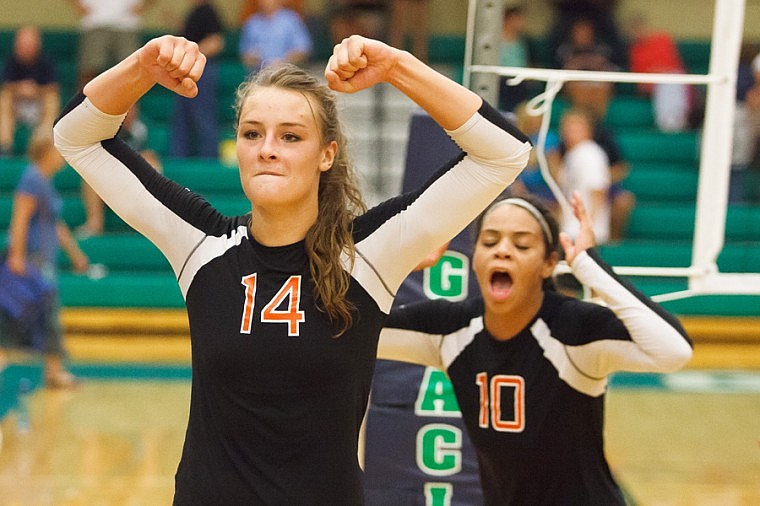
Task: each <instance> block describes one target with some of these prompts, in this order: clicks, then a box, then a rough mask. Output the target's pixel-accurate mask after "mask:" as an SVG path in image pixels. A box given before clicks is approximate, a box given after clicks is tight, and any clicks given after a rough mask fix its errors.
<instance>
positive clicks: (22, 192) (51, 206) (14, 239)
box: [0, 128, 89, 388]
mask: <svg viewBox="0 0 760 506" xmlns="http://www.w3.org/2000/svg"><path fill="white" fill-rule="evenodd" d="M28 157H29V159H30V161H31V164H30V165H29V166H28V167H27V168H26V170H25V171H24V173H23V174H22V176H21V179H20V180H19V183H18V185H17V187H16V191H15V194H14V198H13V212H12V215H11V222H10V228H9V230H8V250H7V254H6V255H5V259H4V262H5V265H4V266H3V270H4V271H5V272H4V275H7V276H10V277H11V278H13V277H14V276H15V277H16V278H15V279H19V278H20V280H23V279H24V278H28V277H31V276H37V277H41V278H42V280H44V282H45V283H46V284H47V285H48V286H50V287H52V288H55V287H56V284H57V273H56V271H57V269H56V259H57V256H58V251H59V249H63V250H64V251H65V252H66V254H67V255H68V256H69V259H70V261H71V265H72V267H73V269H74V270H75V271H77V272H85V271H86V270H87V269H88V267H89V260H88V258H87V256H86V255H85V254H84V253H83V252H82V250H81V249H80V248H79V246H78V245H77V242H76V240H75V239H74V237H73V236H72V234H71V232H70V231H69V228H68V227H67V226H66V224H65V223H64V222H63V221H62V220H61V217H60V216H61V208H62V200H61V197H60V195H59V194H58V192H57V191H56V189H55V187H54V186H53V184H52V178H53V176H54V175H55V174H56V172H58V171H59V170H60V169H61V168H62V167H63V165H64V163H63V157H61V155H60V154H59V153H58V151H56V149H55V146H54V145H53V135H52V132H51V131H50V130H49V129H47V128H44V129H41V128H40V129H37V130H36V131H35V132H34V134H33V135H32V137H31V139H30V141H29V147H28ZM9 285H10V283H4V288H3V289H8V286H9ZM41 318H42V329H41V336H40V340H41V342H39V343H37V342H32V341H34V339H33V338H32V336H30V335H29V332H23V331H21V330H20V329H19V325H18V323H19V322H16V321H14V320H13V319H12V318H11V317H10V315H9V314H8V312H7V311H6V310H4V309H0V369H2V367H3V364H4V363H5V362H6V360H7V359H6V352H5V349H7V348H10V347H22V348H28V347H30V346H31V347H33V348H36V349H37V351H41V352H42V353H43V354H44V355H45V366H44V380H45V384H46V386H48V387H52V388H69V387H72V386H74V385H75V384H76V382H77V379H76V378H75V377H74V376H73V375H72V374H71V373H70V372H69V371H68V370H67V369H66V367H65V365H64V359H65V355H66V353H65V350H64V346H63V334H62V332H61V328H60V324H59V304H58V301H57V297H56V296H55V294H53V295H52V300H49V301H48V303H47V305H46V306H45V309H44V311H43V314H42V316H41ZM21 323H23V322H21Z"/></svg>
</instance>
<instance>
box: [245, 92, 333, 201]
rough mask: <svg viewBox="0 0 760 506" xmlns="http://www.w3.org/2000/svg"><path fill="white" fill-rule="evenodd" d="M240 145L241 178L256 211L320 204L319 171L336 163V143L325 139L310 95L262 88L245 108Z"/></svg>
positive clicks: (248, 101) (247, 102) (248, 100)
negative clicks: (323, 142)
mask: <svg viewBox="0 0 760 506" xmlns="http://www.w3.org/2000/svg"><path fill="white" fill-rule="evenodd" d="M315 107H316V106H315ZM236 150H237V157H238V163H239V165H240V181H241V183H242V185H243V191H244V192H245V194H246V196H247V197H248V199H249V200H250V201H251V202H252V203H253V207H254V211H255V209H256V208H257V207H259V208H261V209H265V208H266V209H270V210H276V209H281V210H285V211H295V210H297V209H299V208H302V207H303V206H314V209H316V206H317V195H318V188H319V176H320V174H321V173H322V172H323V171H326V170H328V169H329V168H330V167H331V166H332V161H333V159H334V157H335V153H336V150H337V144H336V143H335V142H331V143H329V144H328V145H327V146H323V145H322V141H321V136H320V131H319V128H318V126H317V122H316V119H315V117H314V115H313V114H312V107H311V106H310V104H309V102H308V100H307V98H306V96H305V95H303V94H301V93H298V92H296V91H291V90H284V89H281V88H259V89H257V90H255V91H254V92H253V93H251V95H249V96H248V98H247V99H246V100H245V102H244V104H243V106H242V108H241V111H240V121H239V123H238V129H237V142H236Z"/></svg>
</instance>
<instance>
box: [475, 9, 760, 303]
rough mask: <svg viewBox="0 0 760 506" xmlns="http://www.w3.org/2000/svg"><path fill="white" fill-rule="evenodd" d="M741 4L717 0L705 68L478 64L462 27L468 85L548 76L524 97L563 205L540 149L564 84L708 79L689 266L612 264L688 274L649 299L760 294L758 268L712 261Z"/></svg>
mask: <svg viewBox="0 0 760 506" xmlns="http://www.w3.org/2000/svg"><path fill="white" fill-rule="evenodd" d="M474 1H476V0H472V1H471V9H472V8H473V3H472V2H474ZM474 8H477V6H475V7H474ZM744 10H745V1H744V0H716V2H715V12H714V17H713V29H712V38H711V42H710V64H709V68H708V73H707V74H648V73H633V72H596V71H575V70H559V69H540V68H522V67H501V66H497V65H476V64H473V56H474V53H475V44H474V42H473V31H472V30H471V28H472V26H471V24H469V23H468V26H467V38H466V41H465V63H464V82H465V84H466V83H468V82H469V80H470V78H471V77H470V75H471V74H481V73H482V74H495V75H499V76H507V77H511V79H509V80H508V81H507V83H508V84H518V83H520V82H522V81H523V80H525V79H533V80H537V81H545V82H546V88H545V90H544V92H542V93H541V94H539V95H537V96H535V97H533V98H532V99H531V100H530V101H529V102H528V111H529V112H530V113H532V114H534V115H539V114H541V115H542V116H543V118H542V123H541V129H540V131H539V136H538V143H537V146H536V151H537V158H538V162H539V166H540V170H541V174H542V175H543V177H544V179H545V180H546V182H547V184H548V185H549V187H550V188H551V190H552V192H553V193H554V195H555V196H556V198H557V200H558V201H559V203H560V205H561V206H562V207H563V208H567V206H568V205H569V204H568V202H567V199H566V198H565V196H564V195H563V194H562V192H561V191H560V189H559V187H558V185H557V183H556V181H555V180H554V178H553V177H552V176H551V173H550V172H549V169H548V165H547V163H546V157H545V153H544V147H545V141H546V134H547V132H548V129H549V123H550V119H551V109H552V105H553V103H554V99H555V98H556V96H557V94H558V93H559V92H560V90H561V89H562V86H563V85H564V84H565V83H566V82H568V81H597V82H599V81H604V82H616V83H682V84H694V85H706V87H707V95H706V103H705V116H704V125H703V130H702V135H701V137H702V142H701V143H700V155H699V157H700V163H699V182H698V187H697V199H696V215H695V222H694V237H693V242H692V255H691V265H690V266H688V267H643V266H615V267H613V268H614V270H615V272H616V273H618V274H620V275H623V276H655V277H685V278H687V280H688V288H687V289H686V290H681V291H677V292H671V293H664V294H659V295H655V296H653V297H652V299H654V300H656V301H658V302H665V301H670V300H677V299H683V298H687V297H692V296H696V295H760V273H721V272H719V270H718V264H717V260H718V255H720V253H721V251H722V250H723V246H724V243H725V229H726V217H727V212H728V184H729V177H730V166H731V149H732V142H733V130H734V128H733V124H734V109H735V105H736V79H737V69H738V65H739V52H740V48H741V43H742V35H743V31H744ZM562 271H564V272H569V269H568V267H567V265H560V267H559V272H562Z"/></svg>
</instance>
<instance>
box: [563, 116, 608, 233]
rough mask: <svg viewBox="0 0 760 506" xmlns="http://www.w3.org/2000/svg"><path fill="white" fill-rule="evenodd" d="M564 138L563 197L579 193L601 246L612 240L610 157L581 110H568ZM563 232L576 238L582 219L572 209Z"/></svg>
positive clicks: (566, 218)
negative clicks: (596, 140)
mask: <svg viewBox="0 0 760 506" xmlns="http://www.w3.org/2000/svg"><path fill="white" fill-rule="evenodd" d="M560 136H561V137H562V141H563V142H564V144H565V146H566V148H567V150H566V151H565V156H564V157H563V158H562V166H561V169H560V173H559V180H558V183H559V185H560V188H561V189H562V192H563V194H564V195H565V196H566V197H567V198H568V200H569V199H570V196H571V195H572V193H573V192H574V191H578V192H579V194H580V197H581V199H582V200H583V201H584V202H587V203H588V211H589V216H590V218H591V222H592V224H593V229H594V235H595V236H596V241H597V243H598V244H604V243H606V242H607V241H608V240H609V237H610V201H609V199H608V198H607V193H608V191H609V188H610V164H609V159H608V157H607V154H606V153H605V152H604V150H603V149H602V148H601V146H599V144H597V143H596V142H595V141H594V139H593V137H594V122H593V119H592V116H591V115H590V113H589V112H587V111H585V110H584V109H581V108H572V109H568V110H567V111H566V112H565V113H564V114H563V115H562V119H561V122H560ZM561 226H562V231H563V232H565V233H567V234H568V235H570V236H571V237H575V236H576V235H577V234H578V220H577V219H575V216H573V215H572V212H571V211H570V210H565V211H564V212H563V215H562V222H561Z"/></svg>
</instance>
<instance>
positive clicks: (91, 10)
mask: <svg viewBox="0 0 760 506" xmlns="http://www.w3.org/2000/svg"><path fill="white" fill-rule="evenodd" d="M69 1H70V2H71V4H72V5H73V6H74V8H75V9H76V12H77V15H78V16H79V18H80V30H81V33H80V34H79V84H80V86H84V85H85V83H87V82H88V81H89V80H90V79H92V78H93V77H95V76H96V75H97V74H99V73H100V72H102V71H103V70H105V69H107V68H108V67H111V66H112V65H115V64H116V63H117V62H119V61H121V60H123V59H124V58H126V57H127V56H129V55H130V54H132V53H133V52H134V51H135V50H136V49H137V48H138V47H140V42H141V41H140V21H141V18H142V15H143V13H144V12H145V11H146V10H147V9H148V8H149V7H150V6H151V4H153V3H154V2H155V0H69Z"/></svg>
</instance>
